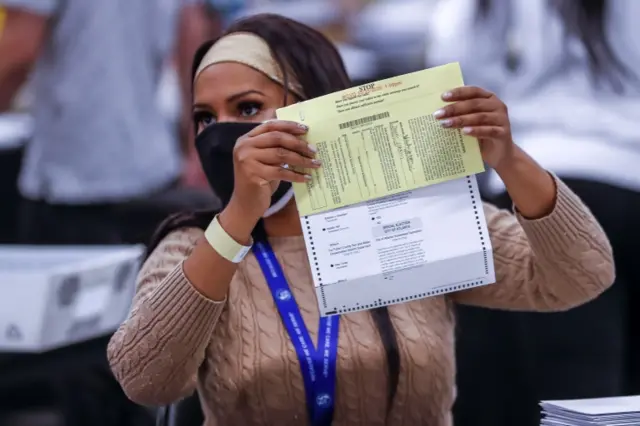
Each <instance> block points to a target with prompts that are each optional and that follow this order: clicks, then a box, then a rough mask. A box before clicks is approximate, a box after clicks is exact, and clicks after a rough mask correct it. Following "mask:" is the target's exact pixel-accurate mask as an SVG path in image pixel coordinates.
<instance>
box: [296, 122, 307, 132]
mask: <svg viewBox="0 0 640 426" xmlns="http://www.w3.org/2000/svg"><path fill="white" fill-rule="evenodd" d="M298 127H300V128H301V129H302V130H305V131H307V130H309V126H307V125H306V124H302V123H298Z"/></svg>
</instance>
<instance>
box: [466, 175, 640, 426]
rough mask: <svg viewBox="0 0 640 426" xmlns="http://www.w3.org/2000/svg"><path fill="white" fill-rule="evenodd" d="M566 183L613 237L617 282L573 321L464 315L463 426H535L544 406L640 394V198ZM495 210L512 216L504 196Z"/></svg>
mask: <svg viewBox="0 0 640 426" xmlns="http://www.w3.org/2000/svg"><path fill="white" fill-rule="evenodd" d="M564 181H565V183H566V184H567V185H568V186H569V187H570V188H571V189H572V190H573V191H575V192H576V194H578V195H579V196H580V197H581V198H582V200H583V201H584V202H585V204H586V205H587V206H588V207H589V208H590V209H591V210H592V212H593V214H594V215H595V216H596V218H597V219H598V220H599V221H600V224H601V225H602V227H603V229H604V231H605V232H606V233H607V235H608V237H609V239H610V241H611V245H612V247H613V251H614V253H615V255H616V259H615V260H616V271H617V277H616V282H615V284H614V285H613V287H611V288H610V289H608V290H607V291H606V292H605V293H603V294H602V295H601V296H600V297H598V298H597V299H595V300H593V301H591V302H589V303H587V304H585V305H583V306H580V307H577V308H574V309H572V310H569V311H566V312H557V313H526V312H503V311H494V310H488V309H481V308H473V307H467V306H459V307H457V320H458V330H457V331H458V336H457V348H456V349H457V350H456V354H457V364H458V375H457V377H458V380H457V386H458V398H457V401H456V404H455V406H454V419H455V424H456V425H459V426H467V425H470V426H471V425H473V426H512V425H518V426H538V425H539V424H540V409H539V407H538V402H539V401H540V400H555V399H575V398H594V397H608V396H621V395H637V394H640V339H638V336H640V311H638V309H637V308H636V306H637V304H638V303H640V288H639V287H638V280H637V278H635V279H634V276H636V277H637V275H638V273H637V269H635V266H634V265H635V253H636V251H635V248H634V247H636V246H637V241H638V239H640V223H639V222H638V221H637V218H638V217H640V193H637V192H634V191H631V190H627V189H622V188H619V187H614V186H610V185H607V184H603V183H597V182H592V181H587V180H579V179H564ZM492 201H493V202H494V203H495V204H496V205H498V206H499V207H503V208H511V200H510V199H509V197H508V196H507V195H506V194H505V195H502V196H500V197H498V198H496V199H494V200H492ZM559 232H561V230H559ZM594 318H595V319H597V320H596V321H593V319H594ZM586 324H589V326H588V327H587V326H586ZM495 407H500V408H501V409H500V410H496V409H494V408H495Z"/></svg>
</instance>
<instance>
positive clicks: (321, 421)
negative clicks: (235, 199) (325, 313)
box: [253, 242, 340, 426]
mask: <svg viewBox="0 0 640 426" xmlns="http://www.w3.org/2000/svg"><path fill="white" fill-rule="evenodd" d="M253 252H254V254H255V256H256V258H257V259H258V263H259V264H260V268H261V269H262V273H263V274H264V276H265V279H266V280H267V284H268V285H269V289H270V290H271V295H272V296H273V300H274V302H275V304H276V307H277V308H278V313H279V314H280V318H281V319H282V322H283V323H284V326H285V328H286V329H287V333H288V334H289V338H290V339H291V343H293V346H294V347H295V350H296V354H297V355H298V361H299V362H300V370H301V371H302V380H303V382H304V391H305V396H306V399H307V411H308V414H309V419H310V420H311V424H312V425H313V426H328V425H331V422H332V421H333V409H334V402H335V401H334V399H335V388H336V355H337V352H338V330H339V324H340V322H339V321H340V317H339V316H337V315H336V316H331V317H323V318H320V326H319V328H318V345H317V346H316V347H317V349H316V347H314V345H313V342H312V341H311V336H309V331H308V330H307V327H306V326H305V325H304V320H303V319H302V315H300V309H298V304H297V303H296V300H295V298H294V297H293V294H292V293H291V290H290V288H289V284H288V283H287V279H286V278H285V276H284V274H283V272H282V268H281V267H280V264H279V263H278V259H277V258H276V256H275V254H274V253H273V249H272V248H271V246H270V245H269V243H267V242H256V243H255V244H254V246H253Z"/></svg>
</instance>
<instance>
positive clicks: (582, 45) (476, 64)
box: [428, 0, 640, 426]
mask: <svg viewBox="0 0 640 426" xmlns="http://www.w3.org/2000/svg"><path fill="white" fill-rule="evenodd" d="M639 15H640V2H638V1H636V0H616V1H610V0H514V1H510V2H500V1H497V0H451V1H447V2H440V3H439V6H438V8H437V9H436V10H434V14H433V15H432V16H431V18H433V21H432V25H429V27H430V29H431V30H432V31H431V32H430V33H431V37H430V40H431V43H430V44H431V48H430V49H429V51H428V56H429V59H430V64H440V63H446V62H449V61H451V60H457V61H460V63H461V65H462V68H463V70H464V71H465V81H466V82H467V84H477V85H481V86H482V87H487V88H490V89H492V90H495V93H497V94H498V95H499V96H500V97H501V98H502V99H503V100H504V101H505V102H506V103H507V104H508V105H509V113H510V117H511V124H512V132H513V137H514V139H515V140H516V142H517V143H518V145H519V146H520V147H521V148H522V149H523V150H525V151H526V152H527V153H529V154H530V155H532V156H533V157H534V158H535V159H536V160H537V161H538V162H539V163H540V164H541V165H542V166H543V167H545V168H547V169H548V170H551V171H552V172H554V173H556V174H557V175H558V176H560V178H562V180H563V181H564V182H565V183H566V184H567V185H568V186H569V187H570V188H571V189H572V190H573V191H574V192H575V193H576V194H577V195H578V196H580V198H581V199H582V200H583V201H584V203H585V204H586V205H587V206H588V207H589V208H590V210H591V211H592V212H593V214H594V216H595V217H596V218H597V219H598V221H599V223H600V224H601V225H602V227H603V229H604V231H605V232H606V234H607V236H608V237H609V239H610V241H611V245H612V247H613V251H614V253H615V263H616V272H617V274H616V284H615V285H614V286H613V287H612V288H611V290H609V291H607V292H606V293H605V294H604V295H603V296H602V297H600V298H598V299H597V300H596V301H594V302H592V303H589V304H586V305H584V306H581V307H580V308H579V309H575V310H571V311H570V312H563V313H559V314H554V315H539V314H535V313H525V314H522V313H505V312H496V311H490V310H480V309H473V308H466V307H464V308H462V309H460V311H459V317H458V318H459V325H460V327H459V329H460V332H461V334H460V338H459V340H458V343H459V348H464V349H463V350H461V351H459V352H458V354H459V368H460V370H459V371H460V373H461V374H460V377H461V381H459V382H458V385H459V387H458V390H459V399H458V404H457V406H456V410H458V409H459V410H460V414H461V417H459V418H460V420H461V421H460V423H459V424H460V426H463V425H474V426H475V425H477V424H478V414H477V413H478V412H479V409H480V408H482V409H483V411H482V412H484V413H487V414H488V415H489V416H491V419H486V421H487V422H491V424H492V425H496V426H500V425H502V424H504V425H512V424H517V425H518V426H529V425H538V424H539V408H538V401H539V400H540V399H565V398H592V397H605V396H616V395H623V394H639V393H640V344H639V343H640V340H639V339H638V335H639V334H638V333H639V332H640V328H639V327H640V316H639V315H638V309H637V308H636V306H637V304H638V301H640V287H639V286H638V282H640V273H639V272H638V268H637V260H636V258H637V245H638V239H639V238H640V222H638V219H637V218H638V217H640V173H638V164H639V163H640V128H638V126H637V121H638V108H639V107H640V81H639V80H638V76H639V74H638V71H637V70H638V69H640V31H638V24H637V16H639ZM445 23H446V25H445ZM489 183H490V189H492V190H493V191H492V192H493V195H495V194H496V193H498V194H500V196H499V198H498V199H496V201H497V202H498V203H500V204H504V202H505V201H506V202H507V203H508V202H509V200H504V198H507V197H505V196H504V192H505V188H504V186H502V185H501V183H500V180H499V179H497V176H496V174H495V173H493V174H492V176H491V179H490V180H489ZM489 348H490V349H489ZM516 350H518V351H516ZM514 364H515V365H514ZM479 370H481V371H482V375H483V377H479V376H478V373H477V372H478V371H479ZM465 371H473V372H474V374H465V373H464V372H465ZM465 378H468V380H467V379H465ZM483 378H484V379H485V380H483ZM489 379H490V380H491V381H492V382H493V383H495V386H492V389H495V392H492V391H490V389H488V388H487V387H486V386H485V385H484V382H485V381H486V380H489ZM504 406H509V407H513V410H512V411H513V412H514V416H515V418H514V417H512V418H502V419H497V418H496V417H498V414H503V413H504V412H505V411H506V410H503V409H500V410H499V409H498V407H504ZM487 407H493V409H491V408H489V409H487ZM527 412H528V413H527ZM465 413H468V416H467V415H465ZM466 417H468V419H466V421H464V418H466Z"/></svg>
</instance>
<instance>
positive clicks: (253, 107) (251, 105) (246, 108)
mask: <svg viewBox="0 0 640 426" xmlns="http://www.w3.org/2000/svg"><path fill="white" fill-rule="evenodd" d="M260 108H262V105H261V104H259V103H257V102H242V103H240V104H239V105H238V112H239V113H240V116H241V117H253V116H254V115H257V114H258V113H259V112H260Z"/></svg>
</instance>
